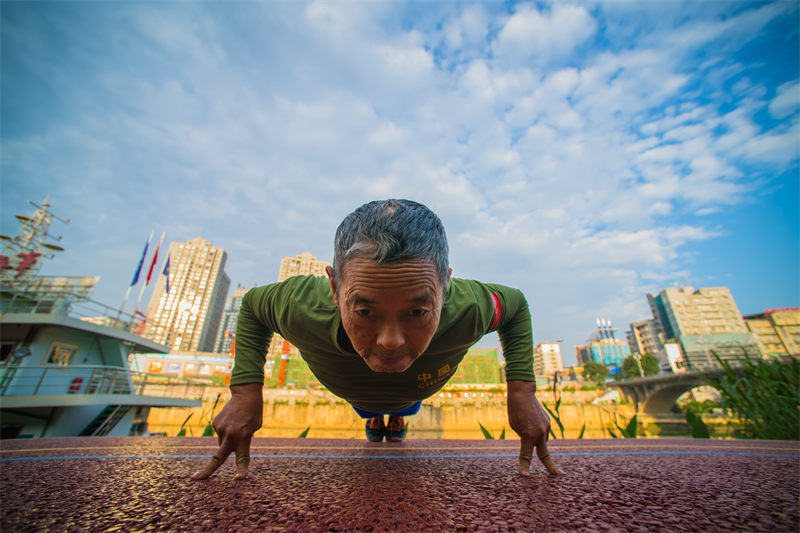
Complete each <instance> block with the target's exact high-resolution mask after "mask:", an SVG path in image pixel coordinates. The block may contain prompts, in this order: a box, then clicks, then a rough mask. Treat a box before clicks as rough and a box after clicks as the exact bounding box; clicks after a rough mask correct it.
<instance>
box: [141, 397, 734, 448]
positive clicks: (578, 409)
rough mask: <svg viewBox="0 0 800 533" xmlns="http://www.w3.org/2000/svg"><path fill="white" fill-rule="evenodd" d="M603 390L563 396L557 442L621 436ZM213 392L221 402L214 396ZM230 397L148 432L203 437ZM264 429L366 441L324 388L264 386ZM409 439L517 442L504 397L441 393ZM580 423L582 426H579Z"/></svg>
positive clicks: (681, 432)
mask: <svg viewBox="0 0 800 533" xmlns="http://www.w3.org/2000/svg"><path fill="white" fill-rule="evenodd" d="M603 392H604V391H564V392H562V393H561V394H562V403H561V406H560V408H559V411H558V417H559V419H560V420H561V423H562V424H563V425H564V434H563V437H562V434H561V431H560V429H559V428H558V425H557V424H556V423H555V422H554V423H553V424H552V426H553V431H554V433H555V436H556V438H568V439H575V438H578V437H579V436H580V435H581V431H583V438H586V439H599V438H610V434H609V431H608V430H609V428H611V429H613V430H614V431H615V433H619V432H618V430H617V429H616V424H619V425H621V426H623V427H625V426H626V425H627V424H628V422H629V421H630V419H631V418H632V417H633V415H634V414H636V410H635V406H634V405H633V404H629V403H616V402H613V401H612V402H607V403H596V402H597V400H598V399H600V397H601V395H602V394H603ZM217 395H219V398H218V399H217ZM537 397H538V399H539V401H540V402H541V403H542V404H544V405H546V406H547V407H548V408H550V410H551V411H555V399H554V397H553V393H552V391H540V392H537ZM229 399H230V391H229V390H228V389H227V388H216V389H209V390H208V391H207V392H206V395H205V397H204V401H203V405H202V407H198V408H158V409H156V408H154V409H151V411H150V415H149V417H148V420H147V423H148V429H149V431H150V432H151V433H164V434H166V435H168V436H174V435H177V434H178V432H179V431H180V428H181V425H182V424H183V423H184V421H186V420H187V418H188V421H187V422H186V424H185V426H184V427H185V429H186V435H187V436H200V435H202V434H203V431H204V429H205V428H206V426H207V425H208V424H209V421H210V420H212V419H213V417H214V415H216V414H217V413H219V411H220V410H221V409H222V407H223V406H224V405H225V403H226V402H227V401H228V400H229ZM263 420H264V424H263V426H262V427H261V429H259V430H258V431H257V432H256V435H255V436H256V437H297V436H299V435H300V434H301V433H302V432H303V431H305V430H306V429H307V428H310V429H309V432H308V436H309V437H317V438H345V439H349V438H352V439H362V438H364V420H363V419H361V418H360V417H359V416H358V415H357V414H356V413H355V411H353V408H352V407H350V405H349V404H348V403H347V402H345V401H344V400H342V399H340V398H337V397H336V396H334V395H333V394H331V393H329V392H327V391H319V390H302V389H299V390H287V389H264V412H263ZM406 420H407V422H408V437H409V438H427V439H432V438H433V439H435V438H438V439H483V438H484V435H483V432H482V431H481V429H480V427H481V425H482V426H483V427H484V428H486V430H487V431H489V433H490V434H491V435H492V436H493V437H494V438H499V437H500V436H501V435H503V433H504V432H505V434H504V437H505V438H506V439H516V438H518V437H517V436H516V434H515V433H514V432H513V431H511V429H510V428H509V426H508V414H507V412H506V400H505V393H503V392H460V393H444V392H443V393H440V394H437V395H436V396H433V397H431V398H429V399H427V400H425V401H424V402H423V404H422V408H421V409H420V412H419V413H418V414H417V415H415V416H413V417H408V418H406ZM706 423H707V424H708V425H709V426H710V427H711V428H712V435H713V436H716V437H725V436H727V431H726V421H725V420H721V419H717V418H708V419H706ZM584 424H585V429H584ZM639 434H640V436H643V437H686V436H688V435H689V434H690V430H689V426H688V425H687V424H686V421H685V418H684V417H683V415H681V414H678V413H675V414H670V415H664V416H660V417H652V416H646V415H643V414H641V413H640V414H639Z"/></svg>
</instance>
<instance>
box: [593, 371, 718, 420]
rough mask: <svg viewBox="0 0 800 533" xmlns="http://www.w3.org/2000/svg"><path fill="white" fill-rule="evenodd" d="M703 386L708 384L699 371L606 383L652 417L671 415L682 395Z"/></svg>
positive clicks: (709, 373)
mask: <svg viewBox="0 0 800 533" xmlns="http://www.w3.org/2000/svg"><path fill="white" fill-rule="evenodd" d="M722 372H723V370H722V369H708V370H705V371H704V373H705V374H706V375H709V376H710V375H718V374H721V373H722ZM701 385H708V382H707V381H706V380H705V379H704V378H703V375H702V374H701V373H700V372H697V371H690V372H684V373H682V374H658V375H656V376H647V377H643V378H632V379H626V380H620V381H609V382H606V386H607V387H609V388H611V387H616V388H618V389H619V390H620V392H622V394H623V396H625V398H626V399H627V400H628V401H631V402H634V403H637V404H639V411H640V412H642V413H647V414H652V415H657V414H667V413H671V412H672V406H673V405H675V401H676V400H677V399H678V398H679V397H680V396H681V394H683V393H685V392H688V391H690V390H692V389H693V388H695V387H699V386H701Z"/></svg>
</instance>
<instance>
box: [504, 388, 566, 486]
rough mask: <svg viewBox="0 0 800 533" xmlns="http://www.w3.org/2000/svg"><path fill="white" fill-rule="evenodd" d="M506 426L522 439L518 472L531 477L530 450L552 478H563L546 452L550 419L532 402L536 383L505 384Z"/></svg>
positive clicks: (534, 401)
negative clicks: (506, 385) (506, 398)
mask: <svg viewBox="0 0 800 533" xmlns="http://www.w3.org/2000/svg"><path fill="white" fill-rule="evenodd" d="M507 406H508V423H509V424H510V425H511V429H513V430H514V431H515V432H516V433H517V435H519V436H520V438H521V439H522V443H521V444H520V449H519V473H520V475H522V476H526V477H528V476H530V475H531V460H532V459H533V449H534V447H535V448H536V455H537V456H538V457H539V460H540V461H541V462H542V464H544V466H545V468H547V471H548V472H550V474H552V475H554V476H563V475H564V472H563V471H562V470H561V469H559V468H558V467H557V466H556V464H555V463H554V462H553V459H552V458H551V457H550V452H548V451H547V439H548V438H549V433H550V417H549V416H547V413H546V412H545V410H544V409H543V408H542V405H541V404H540V403H539V400H537V399H536V383H534V382H532V381H518V380H513V381H509V382H508V403H507Z"/></svg>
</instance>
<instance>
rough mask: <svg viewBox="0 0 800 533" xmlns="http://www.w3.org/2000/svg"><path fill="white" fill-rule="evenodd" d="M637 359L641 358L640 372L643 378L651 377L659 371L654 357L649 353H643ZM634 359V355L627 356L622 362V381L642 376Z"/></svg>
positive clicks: (637, 362)
mask: <svg viewBox="0 0 800 533" xmlns="http://www.w3.org/2000/svg"><path fill="white" fill-rule="evenodd" d="M639 357H641V364H642V367H641V370H643V371H644V375H645V376H653V375H655V374H658V373H659V372H660V371H661V368H660V367H659V365H658V359H656V356H654V355H651V354H649V353H644V354H642V355H641V356H639ZM636 358H637V356H636V355H629V356H628V357H626V358H625V360H624V361H622V378H623V379H628V378H638V377H641V376H642V374H641V371H640V370H639V361H637V360H636Z"/></svg>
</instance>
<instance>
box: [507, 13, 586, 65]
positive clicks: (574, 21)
mask: <svg viewBox="0 0 800 533" xmlns="http://www.w3.org/2000/svg"><path fill="white" fill-rule="evenodd" d="M596 28H597V24H596V22H595V20H594V19H593V18H592V16H591V15H590V14H589V13H588V12H587V11H586V9H585V8H583V7H581V6H576V5H570V4H562V3H556V4H555V5H553V6H552V8H551V10H550V11H549V12H542V11H538V10H537V9H536V8H535V7H533V6H530V5H520V6H518V7H517V9H516V12H515V13H514V14H513V15H512V16H511V17H509V19H508V21H507V22H506V24H505V25H504V26H503V28H502V29H501V30H500V33H499V35H498V37H497V41H496V43H495V53H496V54H497V56H498V57H501V58H504V59H510V60H511V61H514V62H517V61H522V60H526V59H533V61H534V62H536V63H546V62H548V60H550V59H551V58H553V59H560V58H562V57H563V56H564V55H565V54H567V53H569V52H570V51H571V50H573V49H574V48H575V47H576V46H578V45H580V44H582V43H583V42H585V41H586V40H587V39H588V38H589V37H591V36H592V35H594V33H595V31H596Z"/></svg>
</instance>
